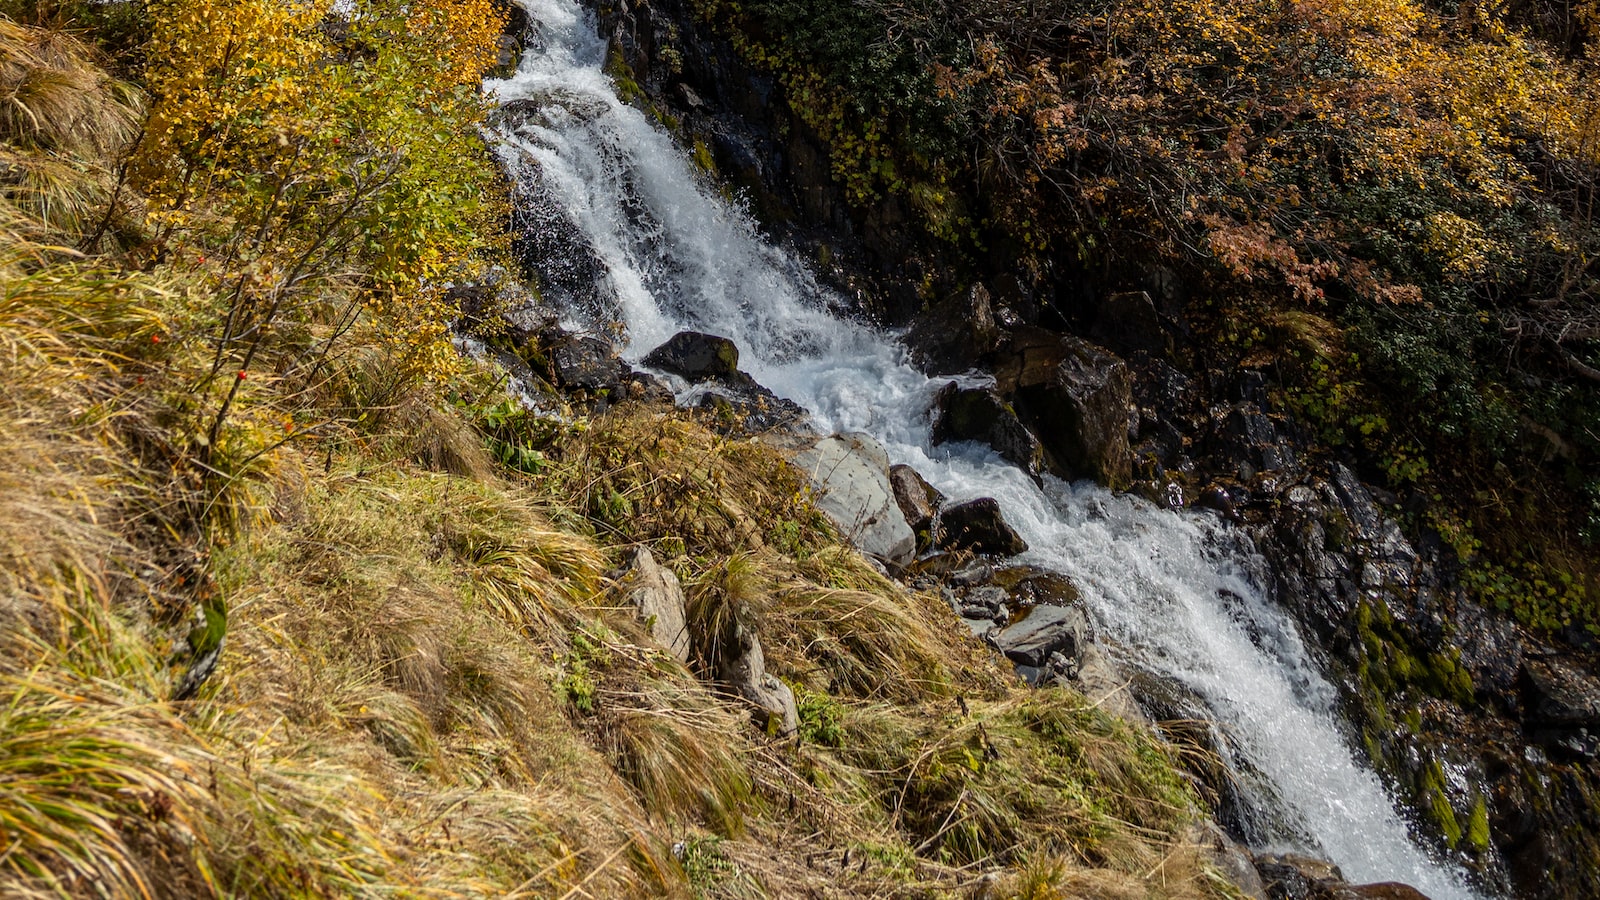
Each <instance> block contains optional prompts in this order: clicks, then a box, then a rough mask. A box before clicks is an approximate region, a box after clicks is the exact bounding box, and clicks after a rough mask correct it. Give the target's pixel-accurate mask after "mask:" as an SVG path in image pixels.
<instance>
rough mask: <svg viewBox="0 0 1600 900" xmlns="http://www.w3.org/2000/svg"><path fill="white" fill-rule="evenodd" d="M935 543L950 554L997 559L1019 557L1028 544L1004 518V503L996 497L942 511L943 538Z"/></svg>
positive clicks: (969, 501)
mask: <svg viewBox="0 0 1600 900" xmlns="http://www.w3.org/2000/svg"><path fill="white" fill-rule="evenodd" d="M935 543H936V544H937V545H938V546H940V547H943V548H945V549H948V550H971V551H972V552H974V553H983V554H989V555H994V556H1015V555H1017V554H1018V553H1021V552H1023V551H1025V550H1027V549H1028V544H1027V542H1026V541H1024V540H1023V539H1022V538H1021V537H1020V536H1019V535H1018V534H1017V533H1016V532H1015V531H1013V530H1012V528H1011V526H1010V525H1007V524H1006V520H1005V517H1004V516H1002V515H1001V514H1000V503H999V501H997V500H995V499H994V498H993V497H980V498H978V499H977V500H968V501H966V502H965V503H957V504H954V505H952V506H946V507H945V508H944V509H942V510H940V511H939V535H938V538H937V540H936V541H935Z"/></svg>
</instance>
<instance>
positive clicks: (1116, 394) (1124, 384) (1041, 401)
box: [1016, 336, 1136, 490]
mask: <svg viewBox="0 0 1600 900" xmlns="http://www.w3.org/2000/svg"><path fill="white" fill-rule="evenodd" d="M1057 349H1058V350H1059V361H1058V362H1056V363H1055V365H1053V366H1050V367H1049V368H1047V369H1045V370H1044V371H1042V372H1039V371H1037V369H1035V370H1026V369H1024V370H1022V371H1020V372H1019V382H1018V386H1017V394H1016V401H1017V402H1016V405H1017V407H1018V411H1019V412H1020V413H1022V414H1023V416H1024V418H1025V419H1026V420H1027V423H1028V424H1029V425H1030V426H1031V427H1032V429H1033V433H1034V434H1036V435H1038V436H1039V441H1040V443H1042V444H1043V445H1044V449H1045V452H1046V454H1047V456H1048V461H1049V462H1050V464H1051V468H1052V469H1054V470H1055V472H1056V474H1058V475H1060V476H1062V477H1064V478H1093V479H1094V480H1095V481H1098V482H1100V483H1101V484H1103V485H1105V486H1107V487H1109V488H1112V489H1115V490H1123V489H1126V488H1127V487H1129V486H1130V485H1131V484H1132V481H1133V454H1132V452H1131V449H1130V446H1129V441H1128V426H1129V423H1130V422H1131V421H1134V416H1135V415H1136V407H1135V406H1134V402H1133V380H1132V377H1131V376H1130V374H1129V371H1128V365H1127V363H1125V362H1123V361H1122V360H1121V359H1119V358H1117V357H1116V356H1114V355H1112V354H1111V353H1110V352H1108V351H1106V350H1104V349H1101V348H1100V347H1097V346H1095V345H1094V344H1091V343H1089V342H1088V341H1085V340H1081V339H1079V338H1075V337H1071V336H1062V337H1060V339H1059V342H1058V345H1057ZM1036 379H1037V380H1036Z"/></svg>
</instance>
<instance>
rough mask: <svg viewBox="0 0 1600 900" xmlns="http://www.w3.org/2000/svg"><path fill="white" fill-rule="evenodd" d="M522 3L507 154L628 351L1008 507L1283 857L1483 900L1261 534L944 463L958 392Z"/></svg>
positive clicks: (573, 21)
mask: <svg viewBox="0 0 1600 900" xmlns="http://www.w3.org/2000/svg"><path fill="white" fill-rule="evenodd" d="M521 2H522V3H523V5H524V6H525V7H526V8H527V10H528V12H529V15H530V19H531V20H532V21H533V23H534V29H535V31H536V36H535V40H534V42H533V46H532V49H530V51H529V52H528V54H527V56H526V58H525V59H524V60H523V62H522V65H521V68H520V70H519V71H518V72H517V73H516V75H515V76H513V77H512V78H510V79H507V80H505V81H499V82H492V83H491V84H490V85H489V89H490V90H492V91H494V92H495V93H496V94H497V95H498V97H499V98H500V100H501V101H502V103H504V102H509V101H512V100H525V101H530V102H532V103H533V104H534V105H535V106H537V107H538V109H539V113H538V114H537V115H535V116H532V117H529V119H528V121H525V122H523V123H522V124H521V125H520V126H519V127H517V128H516V129H515V130H514V131H507V133H504V134H502V135H501V148H502V153H503V155H504V158H505V160H506V162H507V164H508V165H510V166H511V167H512V168H513V170H514V171H515V170H518V169H519V167H520V168H521V170H522V171H523V173H524V175H525V176H526V177H529V178H537V180H538V181H539V183H540V188H539V189H540V192H541V196H543V197H547V198H549V199H551V200H553V201H554V206H555V208H556V214H559V215H562V216H565V217H566V218H567V219H568V220H569V221H570V223H571V224H572V225H574V226H576V228H577V230H578V232H579V233H581V235H582V236H583V238H584V239H585V240H586V241H587V243H588V244H589V245H590V246H591V247H592V248H593V250H594V252H595V253H596V254H597V255H598V257H599V259H600V261H601V262H602V263H603V266H604V270H605V273H606V277H607V278H609V280H610V284H609V285H608V286H607V287H608V289H609V290H610V291H612V292H614V294H615V296H616V298H617V304H618V309H617V312H618V314H619V316H620V318H621V319H622V320H623V324H624V325H625V329H626V331H625V340H626V341H627V346H626V348H625V352H624V355H626V356H628V357H629V358H630V359H633V360H635V361H636V360H637V359H638V358H639V357H640V356H642V355H643V354H644V353H645V352H646V351H648V350H649V349H650V348H652V347H654V346H656V345H657V344H659V343H661V342H662V341H664V340H666V339H667V338H668V337H670V336H671V335H672V334H674V333H675V332H677V331H680V330H685V329H693V330H699V331H706V332H710V333H714V334H720V335H724V336H726V337H729V338H732V339H733V340H734V341H735V342H737V343H738V345H739V347H740V349H741V367H742V368H744V369H746V370H747V371H749V372H750V373H751V374H752V375H754V376H755V378H756V380H757V381H759V382H760V383H762V384H764V385H766V386H767V387H769V388H771V389H772V390H773V391H775V392H776V393H778V394H779V395H781V396H783V397H787V398H789V399H791V400H794V401H796V402H798V403H799V404H801V405H802V406H804V407H805V408H806V409H807V410H809V411H810V412H811V414H812V416H813V417H814V419H815V421H816V423H817V424H818V425H819V426H820V427H822V428H823V429H836V430H841V431H865V432H869V433H871V434H872V435H874V436H875V437H877V438H878V439H879V440H880V441H882V442H883V444H884V446H885V447H886V448H887V449H888V451H889V454H890V456H891V457H892V458H893V459H894V460H895V461H896V462H903V463H909V464H910V465H912V466H914V467H915V468H916V469H917V470H918V471H920V472H921V473H922V474H923V475H924V476H926V477H927V478H928V479H929V480H930V481H931V482H932V483H933V484H934V485H935V486H936V487H938V488H939V489H940V490H942V491H944V492H945V493H946V494H948V495H949V496H951V497H953V498H956V499H965V498H970V497H977V496H992V497H995V498H997V499H998V500H999V501H1000V504H1001V507H1002V509H1003V510H1004V512H1005V516H1006V519H1007V521H1009V522H1010V523H1011V524H1012V525H1013V526H1014V527H1015V528H1016V529H1017V531H1018V532H1019V533H1021V534H1022V536H1023V537H1024V538H1025V539H1026V540H1027V542H1028V544H1029V546H1030V547H1031V548H1032V549H1031V550H1030V551H1029V552H1028V553H1027V554H1026V555H1025V556H1024V557H1023V559H1024V561H1027V562H1031V563H1034V564H1037V565H1041V566H1045V567H1047V568H1051V569H1054V570H1056V571H1060V572H1063V573H1066V574H1069V575H1070V576H1072V578H1073V579H1074V580H1075V581H1076V582H1077V583H1078V585H1079V586H1080V588H1081V589H1082V593H1083V597H1084V599H1085V601H1086V602H1087V604H1088V605H1089V607H1090V610H1091V612H1092V614H1093V615H1094V616H1095V618H1096V621H1097V625H1098V626H1099V627H1100V629H1101V631H1102V633H1104V634H1106V635H1109V636H1111V637H1112V638H1113V639H1114V642H1115V643H1116V645H1118V646H1120V647H1122V648H1124V650H1125V651H1126V653H1127V654H1128V656H1129V657H1130V660H1129V661H1130V662H1133V663H1134V664H1137V665H1138V666H1140V667H1141V668H1143V669H1145V670H1146V671H1149V672H1152V673H1154V674H1156V675H1158V676H1162V677H1165V678H1170V679H1172V680H1175V681H1177V682H1179V683H1181V684H1183V685H1184V686H1186V687H1187V688H1188V689H1189V690H1191V691H1193V692H1194V693H1196V694H1197V695H1198V696H1200V697H1201V698H1203V699H1204V701H1205V703H1206V704H1207V706H1208V708H1209V711H1210V714H1211V716H1212V717H1213V718H1214V719H1215V720H1216V721H1217V722H1218V723H1219V724H1220V725H1221V727H1222V729H1223V730H1224V732H1225V733H1226V734H1227V735H1228V738H1229V741H1230V743H1231V744H1232V746H1233V749H1234V750H1235V751H1237V753H1238V754H1239V755H1240V756H1241V757H1242V758H1243V760H1245V761H1246V762H1247V764H1248V766H1249V767H1250V768H1251V769H1253V770H1254V776H1255V777H1254V778H1253V779H1251V778H1247V779H1244V781H1245V784H1246V791H1247V793H1248V794H1249V799H1250V801H1251V802H1252V803H1253V804H1255V805H1257V806H1258V807H1260V808H1261V809H1262V810H1263V811H1264V812H1265V813H1266V814H1265V815H1264V816H1263V817H1262V818H1263V820H1265V821H1269V822H1275V823H1277V824H1276V825H1275V826H1274V827H1273V830H1272V831H1270V832H1269V833H1268V834H1267V835H1266V836H1265V843H1267V844H1269V845H1272V849H1303V850H1310V851H1312V852H1321V853H1323V854H1325V855H1326V856H1327V857H1328V858H1330V859H1331V860H1333V861H1334V862H1335V863H1337V864H1338V865H1339V866H1340V867H1341V868H1342V869H1343V870H1344V872H1345V874H1346V876H1347V877H1348V878H1349V879H1350V880H1351V881H1353V882H1367V881H1389V880H1393V881H1403V882H1406V883H1408V884H1412V885H1414V886H1416V887H1418V888H1419V889H1421V890H1422V891H1424V892H1425V893H1427V894H1428V895H1429V896H1430V897H1433V898H1435V900H1446V898H1455V897H1475V896H1477V895H1476V894H1475V893H1474V892H1473V891H1472V890H1471V889H1470V888H1469V887H1467V885H1466V884H1465V882H1464V881H1463V880H1462V877H1461V875H1460V873H1459V872H1457V871H1455V870H1454V869H1452V868H1450V867H1448V866H1445V865H1441V864H1439V863H1436V862H1435V861H1433V860H1431V859H1430V858H1429V857H1428V856H1427V855H1426V854H1425V853H1424V852H1422V851H1421V850H1420V849H1418V847H1417V846H1416V845H1415V844H1413V843H1412V841H1411V840H1410V839H1409V837H1408V835H1407V830H1406V826H1405V823H1404V822H1403V820H1402V819H1401V817H1400V816H1399V815H1398V814H1397V813H1396V812H1395V806H1394V803H1393V801H1392V800H1391V799H1390V798H1389V797H1388V796H1387V794H1386V793H1385V791H1384V789H1383V787H1382V785H1381V783H1380V782H1379V780H1378V778H1377V777H1376V776H1375V775H1374V774H1373V773H1372V772H1371V771H1370V770H1368V769H1367V768H1365V767H1364V766H1363V765H1361V764H1360V763H1358V762H1357V761H1356V759H1355V757H1354V756H1353V755H1352V753H1351V751H1350V748H1349V747H1348V745H1347V744H1346V741H1345V739H1344V738H1343V737H1342V734H1341V731H1340V727H1339V724H1338V719H1337V717H1336V713H1335V711H1334V699H1335V694H1334V691H1333V689H1332V687H1331V686H1329V685H1328V684H1327V682H1326V681H1325V680H1324V679H1323V678H1322V676H1321V675H1320V674H1319V673H1318V672H1317V670H1316V668H1315V666H1314V665H1313V663H1312V662H1311V660H1310V658H1309V656H1308V654H1307V653H1306V650H1305V648H1304V647H1303V646H1302V644H1301V641H1300V638H1299V636H1298V633H1297V631H1296V628H1295V626H1294V623H1293V622H1292V621H1291V620H1290V618H1289V617H1288V615H1287V614H1286V613H1285V612H1284V611H1283V610H1282V609H1281V608H1280V607H1278V606H1277V605H1276V604H1274V603H1273V602H1272V600H1271V598H1270V597H1269V596H1268V595H1267V593H1266V592H1265V591H1264V590H1263V589H1262V588H1261V586H1260V585H1259V583H1258V581H1257V579H1255V578H1253V577H1252V575H1251V572H1252V569H1253V567H1254V565H1255V564H1256V563H1257V562H1258V561H1257V560H1256V559H1255V558H1254V556H1253V551H1252V549H1251V547H1250V545H1249V542H1248V541H1247V540H1246V539H1245V538H1244V537H1243V536H1242V535H1240V534H1238V533H1237V532H1235V531H1233V530H1232V529H1230V528H1229V527H1227V526H1226V525H1225V524H1223V523H1221V522H1220V521H1219V520H1217V519H1216V518H1215V517H1213V516H1209V515H1204V514H1194V513H1187V512H1176V511H1171V510H1166V509H1162V508H1159V507H1157V506H1154V505H1152V504H1150V503H1147V502H1145V501H1143V500H1140V499H1137V498H1134V497H1129V496H1118V495H1115V494H1112V493H1110V492H1108V491H1105V490H1103V489H1101V488H1098V487H1095V486H1093V485H1089V484H1067V483H1065V482H1061V481H1059V480H1055V479H1051V478H1046V480H1045V481H1046V483H1045V486H1044V488H1043V489H1040V488H1039V487H1038V486H1036V485H1035V484H1034V483H1033V482H1032V481H1031V480H1029V479H1028V478H1027V477H1025V476H1024V475H1023V474H1022V473H1021V472H1020V471H1019V470H1017V469H1016V468H1015V467H1013V466H1011V465H1009V464H1007V463H1005V462H1003V461H1002V460H1000V459H999V457H998V455H997V454H995V453H994V452H993V451H990V450H989V449H988V448H982V447H977V446H974V445H959V446H941V447H939V448H934V447H932V446H931V445H930V443H929V437H928V420H927V410H928V408H929V405H930V403H931V401H932V397H933V394H934V393H935V392H936V391H937V389H938V388H939V386H940V385H941V384H943V383H944V381H946V380H948V379H941V380H939V381H930V380H929V379H928V378H927V377H926V376H924V375H922V374H921V373H919V372H918V371H916V370H915V369H914V368H912V367H911V366H910V365H909V364H908V363H907V362H906V360H905V357H904V353H903V351H902V350H901V349H900V348H899V347H898V345H897V344H896V343H895V342H894V340H893V338H892V336H888V335H884V334H882V333H879V332H877V331H874V330H873V329H870V328H868V327H865V326H863V325H861V324H859V323H855V322H852V321H850V320H848V319H847V318H843V317H841V316H839V315H838V314H837V310H838V308H839V306H840V303H839V301H838V299H837V298H836V297H834V296H833V295H832V294H831V293H830V292H829V291H827V290H825V289H823V288H822V287H821V286H819V285H818V284H817V283H816V282H815V281H814V280H813V279H812V277H811V275H810V274H809V273H808V272H807V270H806V269H805V267H804V266H802V265H800V264H799V263H797V262H796V261H795V260H794V259H792V258H791V257H789V256H788V255H787V254H785V253H783V252H782V251H780V250H778V249H776V248H774V247H772V246H770V245H768V244H767V243H765V242H764V241H763V240H762V239H761V238H760V236H759V234H758V233H757V231H756V229H755V228H754V226H753V225H752V223H751V222H750V220H749V219H748V217H747V216H746V215H744V214H743V213H742V212H741V211H740V210H738V209H735V208H733V207H731V206H730V205H729V204H727V203H726V202H725V201H724V200H722V199H721V198H720V197H719V196H718V195H717V194H716V192H715V191H714V190H712V189H711V188H710V187H709V186H708V185H706V184H704V183H703V181H702V178H701V176H700V175H699V174H698V172H697V170H696V169H695V167H694V166H693V165H692V164H691V163H690V162H689V161H688V160H687V159H685V158H684V156H683V154H681V153H680V152H679V150H678V149H677V148H676V147H675V146H674V144H673V143H672V140H671V139H670V138H669V137H668V136H667V135H665V134H663V133H662V132H660V131H658V130H657V129H656V128H655V127H654V125H653V124H652V123H651V121H650V120H649V119H648V118H647V117H646V116H645V115H644V114H643V113H641V112H639V111H638V110H636V109H634V108H632V107H630V106H628V105H626V104H624V103H623V102H622V101H621V100H619V99H618V98H617V96H616V93H615V90H614V86H613V85H612V83H611V80H610V79H609V78H608V77H607V76H606V75H605V74H604V73H603V71H602V63H603V61H604V58H605V52H606V47H605V43H604V41H602V40H601V39H600V38H599V37H598V36H597V34H596V31H595V28H594V24H593V21H592V18H591V17H590V15H589V14H588V13H587V12H586V11H585V10H583V9H582V8H581V7H580V6H579V5H578V3H577V0H521ZM530 160H531V161H532V162H531V164H530V162H529V161H530ZM530 165H531V166H532V167H533V168H531V169H530ZM589 324H593V323H589ZM1252 780H1255V781H1258V782H1261V783H1260V784H1259V786H1258V787H1256V788H1254V789H1252V788H1250V787H1249V785H1250V783H1251V782H1252ZM1257 849H1262V848H1257Z"/></svg>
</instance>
